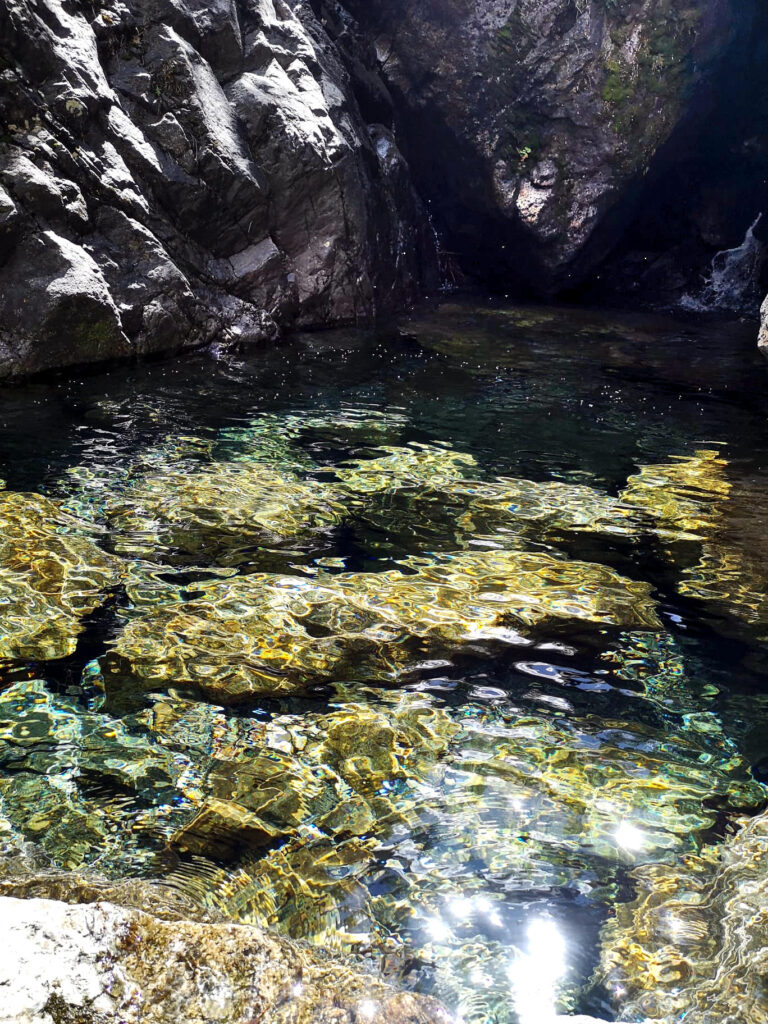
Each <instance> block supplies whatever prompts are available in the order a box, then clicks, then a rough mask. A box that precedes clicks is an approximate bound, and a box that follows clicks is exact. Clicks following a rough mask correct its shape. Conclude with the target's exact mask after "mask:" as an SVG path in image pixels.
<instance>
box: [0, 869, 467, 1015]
mask: <svg viewBox="0 0 768 1024" xmlns="http://www.w3.org/2000/svg"><path fill="white" fill-rule="evenodd" d="M147 896H148V897H149V896H151V887H148V892H147ZM148 902H149V901H148ZM0 935H1V936H2V942H3V948H4V949H5V954H4V956H3V961H2V966H1V967H0V985H1V986H2V990H3V1002H2V1006H1V1007H0V1021H3V1022H7V1024H133V1022H136V1024H139V1022H141V1024H179V1022H180V1021H184V1024H211V1022H213V1021H215V1022H216V1024H253V1021H257V1020H269V1021H270V1022H272V1021H274V1022H275V1024H315V1022H316V1024H326V1022H329V1021H334V1022H335V1021H345V1022H349V1024H354V1022H360V1024H363V1022H367V1021H371V1022H374V1024H447V1022H448V1021H449V1020H450V1018H449V1015H448V1014H447V1012H446V1011H445V1010H444V1009H443V1008H442V1007H441V1006H440V1005H439V1003H437V1002H436V1001H435V1000H432V999H428V998H426V997H423V996H416V995H412V994H410V993H407V992H397V991H395V990H394V989H392V988H389V987H388V986H387V985H385V984H384V983H383V982H382V981H381V980H380V979H378V978H376V977H374V976H370V975H366V974H365V973H363V972H362V971H361V970H360V969H359V968H356V967H354V966H352V965H348V964H345V963H344V962H342V961H334V960H332V959H330V958H327V959H326V958H324V957H323V955H322V954H321V953H319V952H316V951H311V950H309V949H306V948H303V947H301V946H298V945H295V944H293V943H291V942H290V941H288V940H287V939H283V938H278V937H276V936H274V935H271V934H269V933H267V932H265V931H262V930H261V929H258V928H255V927H252V926H248V925H234V924H222V923H213V922H201V921H194V920H188V919H184V918H179V917H173V918H171V919H170V920H166V919H162V918H159V917H156V916H154V915H153V914H151V913H147V912H145V911H143V910H138V909H131V908H128V907H124V906H117V905H115V904H113V903H107V902H100V903H80V904H68V903H61V902H57V901H55V900H47V899H24V900H19V899H14V898H12V897H8V896H5V897H1V898H0Z"/></svg>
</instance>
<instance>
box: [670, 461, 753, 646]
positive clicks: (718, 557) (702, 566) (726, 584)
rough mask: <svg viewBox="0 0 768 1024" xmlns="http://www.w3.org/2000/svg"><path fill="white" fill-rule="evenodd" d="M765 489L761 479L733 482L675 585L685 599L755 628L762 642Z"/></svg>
mask: <svg viewBox="0 0 768 1024" xmlns="http://www.w3.org/2000/svg"><path fill="white" fill-rule="evenodd" d="M767 488H768V482H767V481H766V479H765V477H764V476H763V477H759V476H758V477H753V478H751V479H749V480H742V481H739V482H738V483H736V484H734V486H733V488H732V490H731V493H730V495H729V497H728V501H727V502H725V503H724V505H723V507H722V513H721V516H720V519H719V522H718V528H717V530H716V531H715V532H714V533H713V535H712V536H711V537H710V538H708V540H707V541H706V542H705V544H704V545H703V548H702V552H701V555H700V558H699V560H698V562H697V563H696V564H695V565H693V566H691V567H690V568H687V569H686V570H685V572H684V574H683V577H682V580H681V584H680V592H681V593H683V594H685V595H686V596H687V597H695V598H698V599H699V600H703V601H709V602H712V603H713V607H714V609H715V610H717V611H721V610H722V611H726V612H727V613H729V614H730V615H731V616H734V617H735V618H736V619H737V620H740V621H741V622H744V623H745V624H747V625H748V626H751V627H758V629H759V631H760V635H761V636H762V637H763V638H765V635H766V633H765V630H766V627H768V534H766V529H765V516H764V511H763V510H764V509H765V502H766V493H767V491H766V489H767Z"/></svg>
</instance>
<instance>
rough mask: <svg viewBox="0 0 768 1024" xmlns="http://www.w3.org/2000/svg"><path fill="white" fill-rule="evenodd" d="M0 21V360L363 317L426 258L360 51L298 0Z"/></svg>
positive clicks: (135, 5)
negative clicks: (362, 94)
mask: <svg viewBox="0 0 768 1024" xmlns="http://www.w3.org/2000/svg"><path fill="white" fill-rule="evenodd" d="M346 31H347V35H349V29H347V30H346ZM0 37H1V38H2V40H3V42H2V44H0V67H2V72H1V73H0V119H1V120H2V123H3V126H4V127H3V135H2V138H1V139H0V187H2V193H0V194H1V196H2V198H1V199H0V218H1V221H0V237H1V238H2V249H1V250H0V306H1V307H2V309H3V318H2V321H3V322H2V327H0V375H3V376H8V375H13V374H20V373H29V372H32V371H36V370H44V369H46V368H50V367H58V366H65V365H69V364H76V363H85V362H96V361H100V360H106V359H110V358H116V357H125V356H127V355H131V354H148V353H152V352H158V351H165V350H169V349H174V348H183V347H193V346H196V345H201V344H205V343H208V342H211V341H214V340H215V341H219V342H223V343H233V344H234V343H237V344H246V343H255V342H258V341H263V340H265V339H269V338H274V337H275V336H276V334H277V333H278V331H279V330H281V329H283V328H286V327H288V326H290V325H296V324H325V325H327V324H330V323H333V322H338V321H347V320H356V319H360V318H363V319H365V318H370V317H371V316H372V315H374V314H375V313H377V312H383V311H385V310H387V309H392V308H394V307H397V306H400V305H402V304H403V303H405V302H407V301H408V300H409V299H412V298H414V297H415V296H416V295H417V294H419V293H420V292H421V291H422V290H423V288H424V286H425V285H426V284H427V283H428V282H430V281H431V280H433V279H434V267H435V263H434V246H433V243H432V241H431V234H430V232H429V229H428V226H427V222H426V219H425V217H424V215H423V212H422V210H421V206H420V203H419V201H418V199H417V198H416V197H415V194H414V192H413V189H412V187H411V183H410V178H409V174H408V169H407V167H406V165H405V163H404V161H403V159H402V157H401V156H400V154H399V151H398V148H397V143H396V141H395V139H394V136H393V135H392V133H391V132H390V131H389V130H388V129H387V128H386V127H384V126H383V125H381V124H374V123H371V124H369V123H368V122H367V121H366V120H365V118H364V117H363V115H362V114H361V112H360V108H359V105H358V103H357V100H356V98H355V95H354V90H353V84H352V79H351V77H350V71H349V67H350V66H354V67H356V68H357V67H359V68H362V67H363V66H364V64H365V59H366V58H365V55H364V52H363V51H362V50H359V48H355V46H354V45H353V44H352V42H350V43H349V52H348V53H347V55H346V62H345V58H344V57H343V56H342V54H341V53H340V52H339V51H338V50H337V49H336V48H335V47H334V45H333V43H332V41H331V39H330V37H329V35H328V34H327V32H326V31H325V29H324V28H323V27H322V26H321V23H320V20H319V19H318V18H317V17H316V16H315V14H314V13H313V11H312V9H311V7H310V6H309V5H308V4H304V3H294V4H289V3H285V2H283V0H277V2H276V3H272V2H271V0H265V2H261V0H258V2H257V0H249V2H248V3H245V4H238V5H236V4H234V3H231V4H227V3H221V4H219V5H218V6H217V7H215V8H213V9H207V8H206V9H203V8H202V7H200V5H198V4H195V3H191V4H190V5H188V6H184V5H179V4H173V3H170V2H155V0H135V2H133V0H132V2H130V3H127V4H126V3H122V2H115V3H110V4H106V5H102V6H101V7H99V8H98V9H95V8H93V7H92V6H91V5H89V4H85V3H75V4H63V3H61V2H59V0H46V2H45V3H42V4H37V5H35V4H32V3H28V2H27V0H13V2H12V3H9V4H7V5H5V6H4V8H3V11H2V14H1V15H0ZM368 75H369V78H370V80H371V82H372V83H373V84H374V85H375V84H376V82H377V81H378V79H377V78H376V73H375V69H374V68H371V69H369V72H368ZM380 87H381V88H382V90H383V86H380Z"/></svg>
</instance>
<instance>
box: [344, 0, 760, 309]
mask: <svg viewBox="0 0 768 1024" xmlns="http://www.w3.org/2000/svg"><path fill="white" fill-rule="evenodd" d="M349 6H350V8H351V9H352V11H353V13H354V14H355V16H356V17H358V18H359V20H360V23H361V25H363V27H365V28H366V29H367V30H369V31H371V32H372V34H374V36H375V38H376V45H377V49H378V53H379V57H380V60H381V62H382V68H383V70H384V73H385V75H386V78H387V81H388V84H389V85H390V88H391V90H392V92H393V95H394V96H395V97H396V100H397V101H398V105H399V110H400V113H401V115H402V122H403V126H404V128H405V129H406V132H407V136H406V137H407V142H408V147H407V148H408V157H409V160H410V162H411V166H412V169H413V172H414V176H415V178H416V181H417V184H418V187H419V188H420V189H421V191H422V194H423V195H424V196H425V198H428V199H430V201H431V202H432V206H433V212H434V213H435V216H436V220H437V221H438V223H439V225H440V227H441V228H442V229H443V230H444V231H445V232H446V235H447V239H448V243H449V247H450V248H453V249H455V250H457V251H458V253H459V255H460V257H461V258H462V262H463V265H464V267H465V268H466V269H467V270H468V271H469V273H470V274H472V273H473V271H474V272H477V271H478V270H480V271H481V273H483V274H484V276H485V277H491V278H495V280H496V282H497V283H498V284H502V283H505V285H506V288H505V290H514V289H515V287H518V288H519V287H520V286H521V285H523V286H525V285H527V287H528V288H529V289H533V290H534V291H537V292H539V293H542V292H543V293H546V292H553V291H558V290H561V289H563V288H567V287H570V286H572V285H573V284H575V283H577V282H578V281H579V280H580V279H581V278H583V277H584V275H585V274H587V273H588V272H589V271H590V270H591V269H592V268H593V267H594V266H595V265H596V264H598V263H599V262H600V260H602V259H603V258H604V257H605V256H606V254H607V252H608V251H609V250H610V248H611V247H612V246H613V245H614V244H615V243H616V241H617V240H618V238H619V236H620V234H621V231H622V229H623V227H624V226H625V225H626V223H627V220H628V218H629V216H630V215H631V210H632V206H633V201H634V198H635V195H636V192H637V188H638V186H639V183H640V181H641V179H642V178H643V176H644V174H645V173H646V171H647V170H648V167H649V164H650V163H651V161H652V160H653V159H654V157H655V155H656V154H657V153H658V151H659V150H660V148H661V147H662V146H663V145H664V144H665V143H666V142H667V141H668V140H669V139H670V137H671V136H672V135H673V133H674V132H675V131H676V129H677V128H678V127H679V126H680V124H681V123H682V122H683V121H684V120H685V118H686V117H687V116H688V115H689V113H690V110H691V107H692V105H693V104H694V103H698V102H699V99H700V96H701V94H702V92H704V91H706V89H707V87H708V86H707V83H708V79H709V76H710V72H711V71H712V69H713V67H714V66H715V65H716V64H717V61H718V59H719V57H720V56H721V55H722V53H723V52H724V50H725V49H726V48H727V46H728V45H729V43H730V40H731V38H732V33H733V31H734V30H735V18H736V13H735V8H731V7H729V5H728V4H727V3H725V2H723V0H690V2H686V3H676V2H671V0H441V2H439V3H437V2H435V0H394V2H393V0H351V2H350V4H349ZM747 6H749V5H747ZM448 154H450V155H448ZM683 202H684V197H683Z"/></svg>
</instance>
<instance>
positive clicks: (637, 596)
mask: <svg viewBox="0 0 768 1024" xmlns="http://www.w3.org/2000/svg"><path fill="white" fill-rule="evenodd" d="M751 345H752V339H751V334H750V332H749V331H748V330H746V329H744V328H742V327H741V326H740V325H722V324H720V325H717V326H709V327H708V326H706V325H702V324H701V323H699V324H694V323H693V322H690V321H676V320H669V319H665V318H659V317H639V316H637V317H626V316H625V317H615V316H612V315H609V314H596V313H595V314H592V313H586V312H584V311H579V312H577V311H572V310H567V309H545V308H541V309H508V308H503V307H499V306H494V305H493V304H488V305H485V306H482V305H472V304H468V303H464V304H462V303H460V302H446V303H443V304H442V306H441V307H440V308H434V309H426V310H422V311H420V312H418V313H417V314H415V315H414V316H413V317H411V318H410V319H409V320H408V321H406V322H405V323H403V324H401V325H399V326H396V327H390V328H382V329H381V330H380V331H379V333H378V334H376V333H373V332H365V331H358V330H349V331H334V332H328V333H325V334H323V335H302V336H298V337H296V338H293V339H287V340H286V341H285V342H284V343H283V344H282V345H280V346H276V347H274V348H265V349H262V350H259V351H255V352H253V353H247V354H239V355H238V354H234V355H231V356H228V357H225V358H220V359H218V360H215V361H214V360H211V359H210V357H208V356H207V355H205V354H200V355H198V356H195V357H191V358H188V359H186V360H183V361H178V362H176V361H169V362H165V363H152V364H147V365H145V366H134V367H123V368H118V369H114V370H111V371H109V372H103V373H101V372H99V373H92V374H89V375H88V376H85V377H83V379H82V380H71V381H67V382H61V381H58V382H56V381H51V382H46V381H36V382H33V383H28V384H24V385H19V386H17V387H14V388H7V389H6V390H5V391H4V392H2V394H0V418H1V419H2V424H3V429H2V432H0V476H1V477H2V478H3V479H4V481H5V485H6V486H5V489H0V528H2V536H1V538H0V601H1V602H2V609H3V620H2V621H3V629H2V633H0V684H1V687H0V761H1V763H2V772H1V773H0V853H2V856H1V857H0V885H2V884H10V882H9V881H8V879H10V878H11V877H12V876H13V873H14V872H17V871H19V870H20V869H19V865H20V864H26V865H27V869H28V870H33V871H34V872H38V873H39V872H44V873H45V872H52V871H56V870H61V869H64V870H67V871H77V872H79V873H81V874H82V873H84V874H85V875H88V874H89V873H92V874H93V875H98V876H100V877H104V876H106V877H108V878H115V879H120V878H131V877H136V876H140V877H149V878H153V879H156V880H157V881H158V882H159V883H160V884H161V885H162V886H163V887H164V889H165V891H167V892H169V893H181V894H184V896H185V897H186V898H188V899H190V900H192V901H193V902H194V903H195V905H196V906H197V907H199V908H200V909H201V910H210V911H214V912H216V913H218V914H222V915H224V916H225V917H226V918H228V919H231V920H235V921H243V922H254V923H257V924H262V925H267V926H269V927H272V928H276V929H278V930H280V931H281V932H283V933H285V934H288V935H291V936H293V937H294V938H297V939H302V940H306V941H308V942H310V943H313V944H315V945H318V946H322V947H324V948H328V949H333V950H337V951H341V952H343V953H345V954H347V955H350V956H353V957H357V958H360V959H361V960H363V961H365V962H366V963H368V964H369V965H371V966H373V967H374V968H375V969H377V970H382V971H384V972H385V973H386V974H387V975H388V976H389V977H391V978H392V979H393V980H395V981H396V982H397V983H398V984H400V985H404V986H406V987H409V988H413V989H416V990H418V991H422V992H429V993H432V994H434V995H436V996H438V997H439V998H440V999H441V1000H442V1001H444V1003H445V1004H446V1005H447V1006H448V1007H449V1009H450V1011H451V1012H452V1013H453V1014H455V1016H456V1019H457V1020H462V1021H464V1022H465V1024H545V1022H546V1021H547V1020H550V1019H554V1018H555V1017H556V1016H557V1015H558V1014H569V1013H577V1012H581V1013H591V1014H594V1015H596V1016H598V1017H606V1016H610V1015H611V1014H614V1015H619V1016H622V1017H623V1019H628V1020H629V1019H632V1020H639V1019H644V1018H645V1017H649V1018H651V1017H653V1018H654V1019H655V1018H658V1019H682V1018H683V1016H684V1015H685V1014H688V1012H689V1010H690V1011H691V1012H692V1013H693V1012H694V1011H695V1008H696V1006H697V1005H700V1003H701V998H700V996H699V995H698V993H700V992H701V991H702V988H703V987H704V988H705V987H706V985H708V984H711V983H712V978H713V976H714V973H715V970H714V967H713V966H712V965H713V963H714V961H713V957H714V956H715V951H714V950H713V946H712V941H713V939H712V936H713V935H715V934H721V931H722V934H723V935H724V936H725V938H724V939H723V942H724V943H725V947H724V948H725V954H724V956H725V958H726V960H727V957H728V956H731V961H729V962H733V963H738V962H741V963H749V962H751V960H750V957H752V956H753V953H752V952H750V949H751V947H749V945H748V941H747V939H746V938H743V937H742V938H740V937H739V936H740V934H741V933H739V932H738V929H736V928H735V927H734V928H732V929H731V930H729V927H730V926H729V925H728V923H727V922H728V921H729V920H731V917H729V915H731V914H732V910H733V906H734V904H733V900H732V898H731V893H732V888H729V886H732V884H733V883H732V879H733V877H741V876H742V875H743V874H746V873H748V872H752V877H753V878H754V877H755V875H756V873H757V877H758V878H762V876H760V875H759V870H760V869H759V867H755V865H759V863H760V858H759V855H758V852H759V850H760V849H761V846H760V843H761V841H762V833H761V831H760V828H761V826H760V824H759V823H760V822H761V820H762V819H761V818H759V817H758V818H755V819H754V823H753V824H751V825H750V826H749V829H751V831H750V830H749V829H748V830H747V831H746V832H745V837H746V838H745V839H744V847H743V848H744V851H745V852H744V854H743V859H739V858H738V856H737V853H736V852H735V850H736V848H734V852H733V853H731V854H728V856H730V857H731V859H730V860H728V859H727V857H725V859H723V857H721V849H722V840H723V838H724V837H725V836H727V835H729V834H730V833H731V832H733V831H734V830H735V829H736V828H737V827H738V825H739V823H740V822H741V821H742V820H744V818H743V816H744V815H745V814H750V813H754V812H757V811H759V810H761V809H762V807H763V806H764V803H765V798H766V789H765V785H764V781H765V778H766V769H765V765H764V759H765V757H766V753H765V738H766V736H768V725H767V724H766V722H767V721H768V719H766V713H767V712H768V703H767V700H768V699H767V698H766V696H765V694H766V693H767V692H768V690H767V689H766V686H765V683H766V675H767V674H768V661H767V660H766V658H765V648H764V645H765V642H766V641H767V640H768V603H767V602H766V598H765V594H766V593H768V570H767V569H766V566H768V546H767V542H766V539H765V538H766V532H765V530H764V512H765V508H766V507H767V506H768V475H767V474H766V470H765V466H766V465H768V459H767V458H766V456H768V430H767V429H766V426H765V421H764V414H763V407H764V394H765V387H766V383H768V382H767V381H766V379H765V378H766V376H768V367H766V366H763V364H762V363H759V362H758V361H757V357H754V360H753V356H752V354H751ZM598 410H599V411H598ZM25 844H26V845H25ZM30 851H34V857H33V864H32V867H30V865H29V858H30V856H32V854H31V853H30ZM761 884H762V883H760V885H761ZM760 885H758V884H757V883H755V886H754V887H753V888H752V889H750V892H755V893H760V892H762V889H761V888H760ZM713 894H714V895H713ZM755 900H756V902H757V896H755ZM721 919H722V920H724V921H725V922H726V924H725V925H723V927H722V929H721V931H718V929H719V928H720V923H721ZM753 973H754V972H753ZM731 974H733V971H731V972H730V974H729V972H727V971H724V973H723V974H722V977H721V980H720V982H718V986H717V993H718V994H717V999H718V1000H721V1004H719V1005H721V1006H722V1007H723V1009H722V1013H723V1014H725V1013H726V1012H727V1008H728V1006H729V1005H730V1002H729V1000H731V1001H734V1000H735V1001H738V998H740V996H739V992H740V991H741V990H740V989H739V984H741V983H739V982H734V983H733V991H732V988H731V983H730V982H728V981H727V980H722V979H723V978H726V977H730V975H731ZM649 979H650V980H649ZM742 987H743V986H742ZM749 991H750V992H752V989H750V990H749ZM711 998H715V997H714V996H712V997H711ZM750 998H751V999H752V1002H751V1003H750V1007H751V1010H750V1012H751V1013H752V1020H751V1021H750V1024H764V1021H766V1020H768V1010H766V1008H765V997H764V995H761V994H760V991H759V990H758V987H757V986H754V992H752V995H751V996H750ZM356 1012H357V1015H358V1017H359V1018H360V1020H366V1019H373V1018H374V1017H375V1015H376V1013H377V1007H376V1005H374V1004H373V1002H372V1001H368V1002H366V1001H363V1002H361V1003H360V1005H359V1006H358V1007H357V1011H356ZM625 1015H626V1016H625ZM685 1019H686V1021H688V1020H689V1019H690V1020H691V1021H692V1022H694V1024H711V1022H710V1021H709V1020H707V1019H706V1018H702V1019H699V1018H697V1017H694V1016H690V1017H685Z"/></svg>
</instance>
